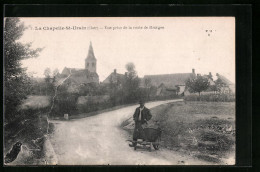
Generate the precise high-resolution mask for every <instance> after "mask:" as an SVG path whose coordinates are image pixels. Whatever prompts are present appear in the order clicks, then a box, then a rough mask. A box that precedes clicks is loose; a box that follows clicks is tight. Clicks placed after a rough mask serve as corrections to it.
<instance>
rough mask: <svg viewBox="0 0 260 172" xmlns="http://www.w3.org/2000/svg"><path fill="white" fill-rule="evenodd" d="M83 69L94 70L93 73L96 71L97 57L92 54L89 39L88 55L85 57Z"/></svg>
mask: <svg viewBox="0 0 260 172" xmlns="http://www.w3.org/2000/svg"><path fill="white" fill-rule="evenodd" d="M85 69H87V70H88V71H90V72H94V73H96V72H97V59H96V57H95V55H94V51H93V47H92V43H91V41H90V44H89V49H88V56H87V58H86V59H85Z"/></svg>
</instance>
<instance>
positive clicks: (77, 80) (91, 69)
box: [59, 42, 99, 85]
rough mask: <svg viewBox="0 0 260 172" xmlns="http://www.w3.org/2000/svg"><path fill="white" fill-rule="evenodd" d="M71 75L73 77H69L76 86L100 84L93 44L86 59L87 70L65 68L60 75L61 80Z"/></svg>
mask: <svg viewBox="0 0 260 172" xmlns="http://www.w3.org/2000/svg"><path fill="white" fill-rule="evenodd" d="M69 75H71V76H70V77H69V81H70V83H73V84H75V85H82V84H88V83H99V76H98V74H97V59H96V57H95V55H94V50H93V47H92V43H91V42H90V45H89V49H88V55H87V57H86V59H85V69H82V68H67V67H65V68H64V69H63V70H62V73H61V74H60V75H59V78H65V77H68V76H69Z"/></svg>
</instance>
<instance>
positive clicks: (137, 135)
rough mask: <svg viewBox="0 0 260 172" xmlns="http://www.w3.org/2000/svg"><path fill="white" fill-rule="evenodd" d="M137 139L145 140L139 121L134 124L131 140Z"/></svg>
mask: <svg viewBox="0 0 260 172" xmlns="http://www.w3.org/2000/svg"><path fill="white" fill-rule="evenodd" d="M137 139H145V134H144V129H143V127H142V123H141V121H137V122H135V129H134V134H133V140H134V141H137Z"/></svg>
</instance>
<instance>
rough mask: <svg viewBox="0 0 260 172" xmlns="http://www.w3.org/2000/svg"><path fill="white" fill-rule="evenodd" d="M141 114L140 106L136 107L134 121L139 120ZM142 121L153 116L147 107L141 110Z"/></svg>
mask: <svg viewBox="0 0 260 172" xmlns="http://www.w3.org/2000/svg"><path fill="white" fill-rule="evenodd" d="M139 114H140V107H138V108H136V109H135V113H134V116H133V118H134V121H135V122H137V121H138V119H139ZM141 115H142V116H141V123H142V124H144V123H145V122H146V121H149V120H150V119H151V118H152V115H151V112H150V110H149V109H147V108H146V107H144V109H143V110H142V112H141Z"/></svg>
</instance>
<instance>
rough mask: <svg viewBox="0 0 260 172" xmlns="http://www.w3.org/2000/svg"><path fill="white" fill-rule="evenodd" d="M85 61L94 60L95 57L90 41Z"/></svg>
mask: <svg viewBox="0 0 260 172" xmlns="http://www.w3.org/2000/svg"><path fill="white" fill-rule="evenodd" d="M87 59H93V60H96V57H95V55H94V50H93V47H92V43H91V41H90V44H89V48H88V56H87Z"/></svg>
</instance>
